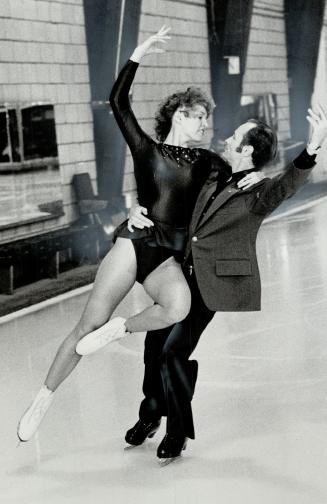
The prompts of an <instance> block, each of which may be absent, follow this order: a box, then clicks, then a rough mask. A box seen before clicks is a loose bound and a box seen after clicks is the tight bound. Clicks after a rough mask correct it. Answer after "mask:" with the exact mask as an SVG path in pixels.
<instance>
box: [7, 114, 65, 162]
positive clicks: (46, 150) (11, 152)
mask: <svg viewBox="0 0 327 504" xmlns="http://www.w3.org/2000/svg"><path fill="white" fill-rule="evenodd" d="M57 155H58V151H57V142H56V126H55V120H54V109H53V106H52V105H30V106H24V107H16V108H9V107H1V108H0V163H15V162H23V161H28V160H31V159H43V158H49V157H57Z"/></svg>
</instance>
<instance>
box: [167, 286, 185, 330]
mask: <svg viewBox="0 0 327 504" xmlns="http://www.w3.org/2000/svg"><path fill="white" fill-rule="evenodd" d="M190 308H191V296H190V294H189V292H186V291H184V292H183V294H182V293H180V294H179V295H177V296H176V297H175V296H174V298H173V299H170V300H169V302H167V304H166V306H165V311H166V315H167V322H169V325H173V324H176V323H177V322H181V321H182V320H184V319H185V318H186V317H187V315H188V314H189V311H190Z"/></svg>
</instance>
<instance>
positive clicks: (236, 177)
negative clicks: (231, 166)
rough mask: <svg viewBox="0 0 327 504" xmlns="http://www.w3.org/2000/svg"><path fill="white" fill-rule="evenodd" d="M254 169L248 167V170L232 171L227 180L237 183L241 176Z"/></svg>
mask: <svg viewBox="0 0 327 504" xmlns="http://www.w3.org/2000/svg"><path fill="white" fill-rule="evenodd" d="M254 171H256V170H255V168H250V169H249V170H241V171H239V172H236V173H233V174H232V176H231V178H230V179H229V180H228V182H229V183H230V182H234V183H236V184H237V182H239V181H240V180H241V179H242V178H243V177H245V176H246V175H247V174H248V173H252V172H254Z"/></svg>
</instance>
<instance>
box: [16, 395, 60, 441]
mask: <svg viewBox="0 0 327 504" xmlns="http://www.w3.org/2000/svg"><path fill="white" fill-rule="evenodd" d="M53 397H54V394H53V392H52V391H51V390H49V389H48V388H47V387H46V386H44V387H42V388H41V390H40V391H39V393H38V394H37V396H36V397H35V399H34V401H33V402H32V404H31V406H30V407H29V408H28V409H27V410H26V412H25V413H24V415H23V416H22V418H21V420H20V422H19V424H18V427H17V436H18V438H19V440H20V441H23V442H26V441H29V440H30V439H31V437H33V436H34V434H35V432H36V431H37V429H38V427H39V425H40V423H41V422H42V420H43V418H44V415H45V414H46V412H47V411H48V409H49V408H50V406H51V404H52V401H53Z"/></svg>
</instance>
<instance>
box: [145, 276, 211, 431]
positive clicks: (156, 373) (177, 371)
mask: <svg viewBox="0 0 327 504" xmlns="http://www.w3.org/2000/svg"><path fill="white" fill-rule="evenodd" d="M191 271H192V269H191ZM183 272H184V275H185V277H186V279H187V281H188V284H189V287H190V290H191V296H192V304H191V309H190V312H189V314H188V316H187V317H186V319H185V320H183V321H182V322H180V323H178V324H176V325H175V326H172V327H167V328H165V329H161V330H157V331H149V332H148V333H147V335H146V339H145V350H144V364H145V371H144V381H143V393H144V396H145V398H144V400H143V401H142V403H141V406H140V413H139V416H140V419H141V420H144V421H155V420H158V419H159V418H161V417H162V416H167V432H168V433H169V434H171V435H172V436H174V437H188V438H190V439H194V425H193V416H192V408H191V400H192V397H193V393H194V388H195V383H196V379H197V371H198V363H197V361H195V360H189V357H190V355H191V354H192V352H193V350H194V349H195V347H196V345H197V343H198V341H199V339H200V336H201V334H202V332H203V331H204V329H205V328H206V326H207V325H208V324H209V322H210V321H211V320H212V318H213V316H214V314H215V312H213V311H211V310H209V309H208V308H207V307H206V305H205V304H204V302H203V299H202V297H201V294H200V292H199V289H198V285H197V281H196V278H195V274H194V271H193V272H191V273H190V268H188V267H185V268H184V270H183Z"/></svg>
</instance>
